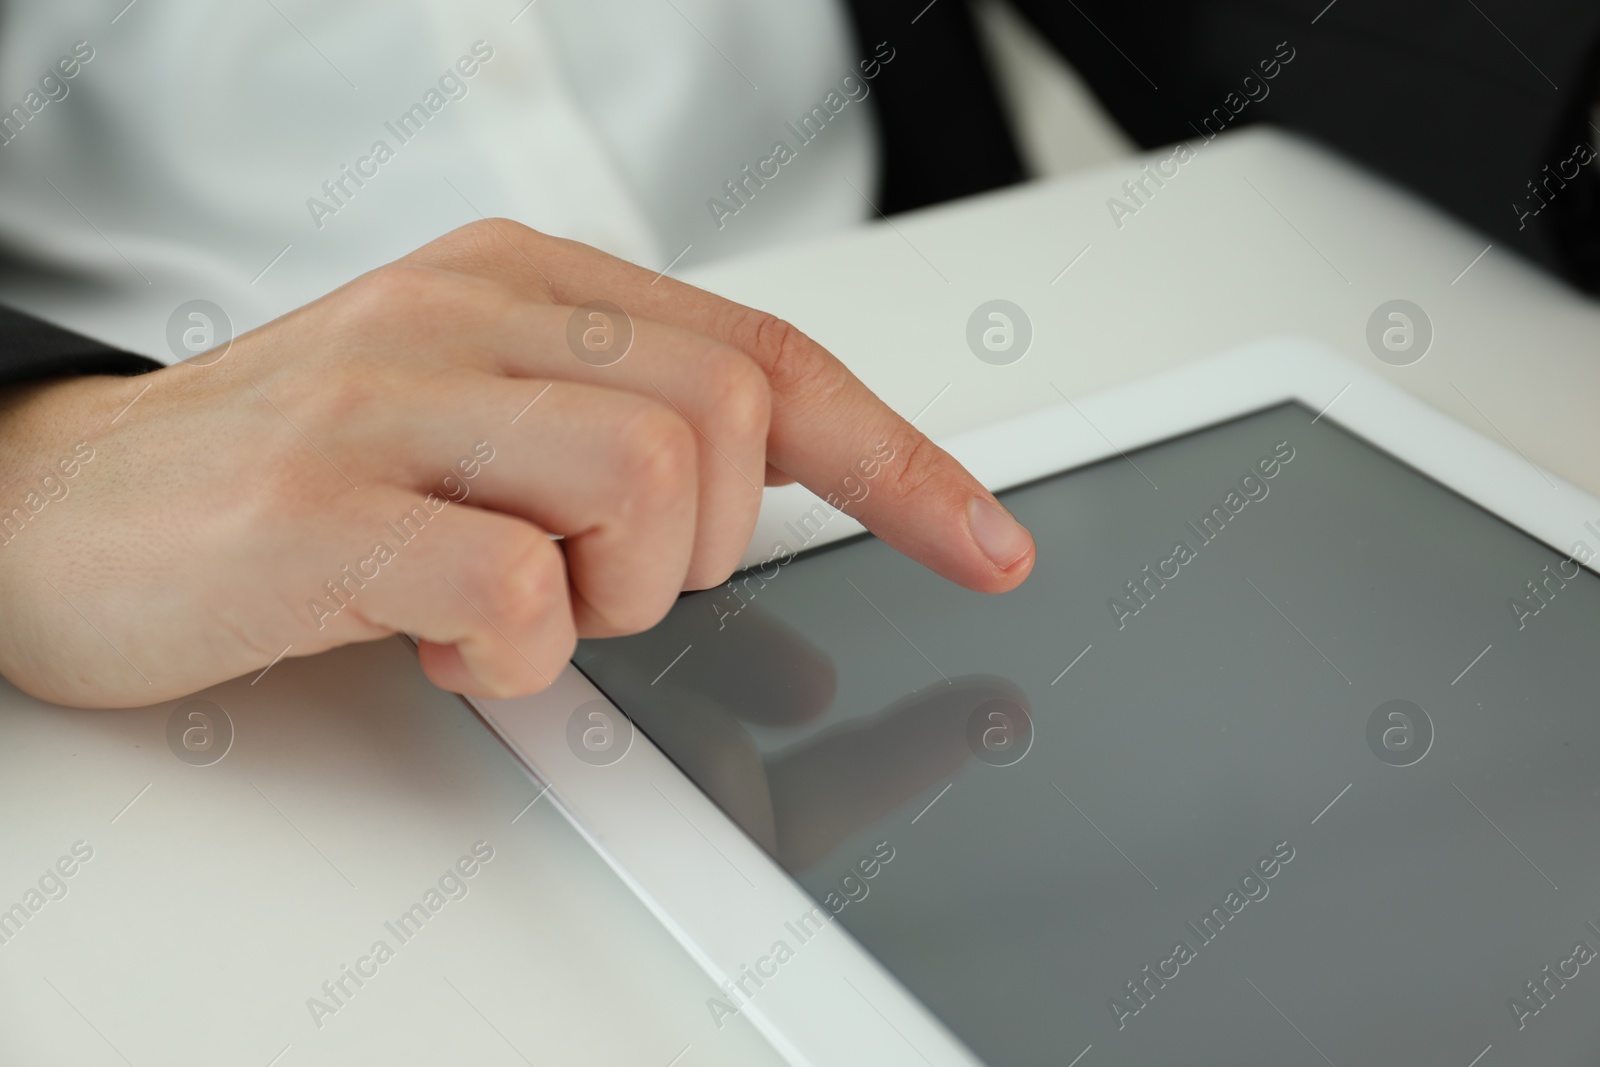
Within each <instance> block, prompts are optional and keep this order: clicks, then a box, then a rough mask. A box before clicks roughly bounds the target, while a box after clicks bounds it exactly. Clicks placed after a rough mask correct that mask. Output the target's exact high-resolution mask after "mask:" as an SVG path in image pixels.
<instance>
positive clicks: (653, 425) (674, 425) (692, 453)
mask: <svg viewBox="0 0 1600 1067" xmlns="http://www.w3.org/2000/svg"><path fill="white" fill-rule="evenodd" d="M618 447H619V448H620V450H621V455H622V459H621V462H622V467H623V469H622V478H623V483H624V484H623V491H624V497H625V498H626V499H648V500H663V499H671V498H673V497H679V496H684V495H686V494H688V493H689V492H690V491H691V490H692V489H693V487H694V485H695V475H696V468H697V466H698V463H699V459H698V454H697V451H698V450H697V447H696V442H695V434H694V430H693V429H691V428H690V427H689V424H688V423H686V422H684V421H683V419H681V418H679V417H678V415H677V413H676V412H674V411H672V410H671V409H670V408H666V407H662V406H661V405H659V404H655V403H649V402H646V403H644V404H641V405H640V406H639V410H638V411H637V412H635V413H634V414H633V415H632V416H631V417H630V418H629V419H628V420H627V421H626V422H625V423H624V424H623V426H622V428H621V431H620V434H619V441H618Z"/></svg>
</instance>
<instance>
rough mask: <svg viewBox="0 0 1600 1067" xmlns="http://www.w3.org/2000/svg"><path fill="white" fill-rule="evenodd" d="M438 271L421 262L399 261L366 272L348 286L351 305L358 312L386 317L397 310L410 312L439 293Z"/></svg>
mask: <svg viewBox="0 0 1600 1067" xmlns="http://www.w3.org/2000/svg"><path fill="white" fill-rule="evenodd" d="M439 282H440V276H439V271H437V270H435V269H434V268H432V267H429V266H425V265H423V264H420V263H414V262H409V261H407V260H399V261H397V262H394V263H389V264H386V265H384V266H382V267H379V268H378V269H377V270H373V271H368V272H367V273H366V274H363V275H362V276H361V277H359V278H357V279H356V280H355V281H353V282H351V283H350V286H349V289H350V294H351V296H352V298H353V300H352V302H351V306H352V307H353V308H355V309H356V310H357V311H358V312H363V311H364V312H370V313H375V314H378V315H383V316H389V315H392V314H393V313H394V310H395V309H396V308H401V309H410V308H412V307H413V306H414V305H415V304H416V303H417V302H418V301H426V300H428V299H429V298H430V297H432V296H433V294H435V293H436V292H437V291H438V287H439Z"/></svg>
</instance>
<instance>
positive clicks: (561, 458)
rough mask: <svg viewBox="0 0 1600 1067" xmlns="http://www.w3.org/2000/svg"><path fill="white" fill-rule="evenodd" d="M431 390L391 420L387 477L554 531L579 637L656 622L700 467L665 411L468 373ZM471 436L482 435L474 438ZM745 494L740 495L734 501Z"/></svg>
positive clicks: (552, 385) (689, 537) (677, 573)
mask: <svg viewBox="0 0 1600 1067" xmlns="http://www.w3.org/2000/svg"><path fill="white" fill-rule="evenodd" d="M431 384H432V386H433V388H431V389H430V391H429V393H428V395H427V397H425V398H424V397H416V398H412V399H411V400H410V401H408V402H409V403H410V404H412V405H414V406H415V407H416V409H417V410H416V411H415V412H414V413H412V414H411V415H410V417H403V418H402V419H401V420H400V421H401V422H402V424H404V425H406V426H407V427H408V433H407V435H406V438H405V440H404V441H403V442H401V443H400V444H398V445H397V446H396V447H395V449H394V452H395V454H396V455H395V459H396V461H397V462H398V463H401V464H402V465H403V469H402V470H400V471H396V472H394V473H395V474H396V475H397V476H399V477H401V478H405V479H407V480H408V484H409V485H410V486H411V487H412V488H414V489H416V490H417V491H419V492H432V493H434V494H436V497H437V498H443V499H445V500H448V501H451V502H452V503H451V504H450V505H449V506H451V507H455V506H458V505H460V504H462V503H466V504H468V505H470V506H472V507H477V508H486V509H490V510H492V511H497V512H503V513H506V514H509V515H515V516H518V517H520V518H523V519H527V520H528V521H530V522H532V523H533V524H534V525H536V526H537V527H539V528H540V529H541V530H545V531H549V532H551V533H555V534H560V535H562V538H563V540H562V542H561V550H562V551H563V552H564V553H565V555H566V563H567V574H568V581H569V584H570V591H571V603H572V609H573V614H574V620H575V623H576V626H577V632H578V634H579V635H580V636H583V637H610V636H614V635H616V634H624V633H634V632H637V631H639V630H643V629H645V628H646V627H649V626H653V625H654V624H655V623H656V622H658V621H660V619H661V617H662V616H663V615H665V614H666V613H667V610H668V609H669V608H671V607H672V604H673V602H674V601H675V600H676V598H677V596H678V593H679V592H680V591H681V590H682V589H683V585H684V579H685V574H686V573H687V570H688V567H689V561H690V558H691V556H692V555H693V554H694V552H696V551H697V549H696V540H697V538H696V522H697V517H696V516H697V510H698V508H699V507H700V505H699V503H698V501H699V498H700V497H701V495H702V494H701V493H700V492H699V490H698V485H699V482H700V478H701V475H700V468H701V467H703V466H704V465H705V463H706V461H705V460H704V459H703V457H702V455H701V453H700V452H699V450H698V446H697V443H696V436H695V433H694V431H693V429H691V428H690V426H689V425H688V424H687V423H686V422H685V421H684V420H683V419H682V418H681V417H680V416H679V415H678V414H677V412H675V411H674V410H673V409H672V408H670V407H668V406H667V405H665V404H662V403H658V402H656V401H653V400H651V399H649V398H647V397H644V396H640V395H636V394H634V393H631V392H626V391H622V390H617V389H605V388H600V387H598V386H592V385H582V384H578V383H575V382H565V381H555V382H548V381H541V380H523V379H519V380H517V381H514V382H509V383H508V382H507V381H505V380H504V379H500V378H494V377H491V376H489V375H484V374H479V373H478V372H475V371H468V372H463V373H461V374H457V375H455V376H453V377H451V378H449V379H446V380H440V381H436V382H433V383H431ZM523 397H526V398H527V399H526V400H523V399H522V398H523ZM519 400H520V401H521V403H518V401H519ZM535 400H536V403H535V404H534V406H533V407H531V408H527V410H526V413H525V414H523V415H522V416H521V417H520V418H519V419H518V420H517V422H516V423H515V424H512V423H511V422H510V421H509V420H506V419H501V418H496V419H495V420H494V421H493V423H491V424H490V425H489V427H488V428H486V426H485V421H486V420H484V419H483V418H482V417H481V415H480V414H478V413H481V412H483V411H485V410H495V409H496V408H502V409H514V408H521V407H524V406H525V405H527V404H528V403H529V402H530V401H535ZM441 412H442V414H441ZM462 412H470V413H472V414H471V415H470V416H467V415H461V414H458V413H462ZM402 414H404V413H402ZM475 434H483V435H484V436H483V437H482V438H481V439H478V440H476V441H474V440H473V435H475ZM468 442H472V443H471V444H470V445H469V444H468ZM713 462H716V463H720V462H721V461H720V460H717V461H713ZM754 495H755V490H754V489H751V488H749V487H747V488H746V496H750V497H753V496H754Z"/></svg>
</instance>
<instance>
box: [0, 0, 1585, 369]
mask: <svg viewBox="0 0 1600 1067" xmlns="http://www.w3.org/2000/svg"><path fill="white" fill-rule="evenodd" d="M969 2H970V0H850V5H851V13H852V17H853V19H854V23H855V28H856V32H857V38H858V41H859V42H860V47H861V51H862V55H864V56H865V55H871V54H872V52H873V50H874V49H875V48H876V47H877V45H878V43H879V42H880V41H886V42H888V43H889V44H890V45H891V46H892V47H893V48H894V49H895V60H894V63H893V65H892V66H887V67H885V68H884V69H883V72H882V74H881V75H880V76H879V77H878V78H877V79H876V80H875V81H874V84H873V94H872V99H874V100H876V101H877V104H876V106H877V107H878V109H879V116H880V119H881V121H880V127H881V129H882V136H883V149H884V153H883V155H884V173H883V178H882V181H883V188H882V189H881V190H880V194H879V196H880V199H878V203H879V204H881V205H883V207H884V210H885V211H887V212H889V213H893V212H896V211H904V210H908V209H910V208H915V207H922V206H924V205H926V204H932V203H937V202H939V201H942V200H949V199H953V198H955V197H959V196H967V195H970V194H972V193H977V192H981V191H983V190H986V189H993V188H996V187H998V186H1002V185H1006V184H1009V183H1011V182H1015V181H1019V180H1021V179H1022V177H1023V168H1022V163H1021V160H1020V158H1019V156H1018V154H1017V148H1016V143H1015V141H1014V139H1013V136H1012V133H1011V131H1010V129H1009V128H1008V127H1007V125H1006V119H1005V114H1004V111H1003V109H1002V107H1001V104H1000V99H999V96H998V93H997V91H996V89H995V85H994V81H993V79H992V77H991V76H990V72H989V71H988V69H987V66H986V63H985V59H984V56H983V53H982V52H981V50H980V48H979V45H978V42H977V38H976V34H975V28H974V25H973V17H972V12H971V10H970V8H969ZM1011 2H1012V3H1013V4H1014V5H1015V6H1016V7H1017V8H1018V9H1019V10H1020V11H1021V12H1022V13H1023V15H1024V16H1026V17H1027V18H1028V19H1029V20H1031V21H1032V23H1033V24H1034V25H1035V26H1036V27H1037V28H1038V29H1039V31H1040V32H1041V33H1042V34H1043V35H1044V36H1045V37H1046V38H1047V39H1048V40H1050V41H1051V42H1052V43H1053V44H1054V45H1055V47H1056V48H1057V49H1059V50H1060V52H1061V54H1062V55H1063V56H1064V57H1065V58H1066V59H1067V61H1068V62H1070V63H1071V64H1072V65H1073V67H1075V68H1076V69H1077V70H1078V72H1079V73H1080V74H1082V76H1083V77H1084V78H1085V79H1086V80H1087V81H1088V83H1089V85H1090V87H1091V88H1092V89H1093V90H1094V92H1095V93H1096V95H1098V97H1099V98H1100V100H1101V102H1102V103H1103V104H1104V105H1105V106H1106V108H1107V110H1108V111H1110V113H1111V114H1112V116H1113V117H1114V118H1115V119H1116V120H1117V121H1118V122H1120V123H1121V124H1122V125H1123V126H1124V127H1125V128H1126V129H1127V130H1128V132H1129V134H1130V135H1132V136H1133V138H1134V139H1135V140H1137V141H1139V142H1140V143H1141V144H1143V145H1145V146H1147V147H1154V146H1156V145H1162V144H1170V143H1172V142H1175V141H1182V140H1194V139H1197V138H1200V137H1204V136H1207V135H1208V134H1214V133H1215V132H1217V131H1219V130H1221V129H1224V128H1233V127H1235V126H1242V125H1245V124H1248V123H1252V122H1272V123H1276V124H1278V125H1280V126H1284V127H1287V128H1289V129H1292V130H1295V131H1297V132H1299V133H1302V134H1305V135H1308V136H1311V137H1314V138H1316V139H1318V140H1320V141H1322V142H1323V143H1325V144H1327V145H1329V146H1331V147H1332V148H1334V149H1336V150H1338V151H1340V152H1342V153H1344V154H1345V155H1347V156H1349V157H1350V158H1352V159H1354V160H1356V161H1357V162H1360V163H1362V164H1365V165H1366V166H1368V167H1370V168H1371V169H1373V170H1375V171H1377V172H1379V173H1381V174H1385V175H1387V176H1389V177H1390V178H1392V179H1394V180H1396V181H1398V182H1400V183H1402V184H1404V185H1407V186H1409V187H1411V188H1412V189H1414V190H1416V191H1417V192H1419V193H1421V194H1422V195H1424V196H1426V197H1428V198H1430V199H1432V200H1433V201H1435V202H1436V203H1438V204H1440V205H1441V206H1443V207H1444V208H1446V209H1447V210H1449V211H1451V212H1453V213H1455V214H1456V215H1457V216H1459V217H1460V218H1462V219H1464V220H1465V221H1467V222H1469V223H1471V224H1472V225H1474V226H1476V227H1477V228H1479V229H1480V230H1482V231H1484V232H1485V233H1486V234H1487V235H1488V236H1489V238H1490V239H1491V240H1493V241H1494V242H1495V243H1496V244H1497V245H1500V246H1503V247H1507V248H1513V249H1516V250H1518V251H1520V252H1521V253H1522V254H1523V255H1525V256H1527V257H1528V258H1530V259H1532V260H1534V261H1535V262H1537V263H1540V264H1543V265H1544V266H1545V267H1547V268H1548V269H1550V270H1551V271H1553V272H1555V273H1556V274H1557V275H1559V276H1560V277H1563V278H1565V279H1567V280H1568V281H1569V282H1571V283H1573V284H1575V285H1577V286H1580V287H1582V288H1585V289H1587V290H1589V291H1591V292H1600V176H1597V175H1600V170H1597V167H1596V165H1595V164H1594V163H1592V162H1585V161H1584V160H1585V156H1586V155H1592V154H1593V153H1594V152H1595V151H1596V150H1595V148H1593V147H1591V146H1593V145H1597V144H1600V129H1597V128H1595V127H1594V126H1593V125H1592V124H1591V122H1590V117H1591V112H1590V109H1591V107H1592V106H1593V105H1594V103H1595V101H1596V99H1597V98H1600V3H1597V2H1595V0H1383V2H1381V3H1373V2H1372V0H1332V2H1331V3H1330V2H1329V0H1138V2H1129V0H1011ZM1286 54H1292V56H1293V58H1292V60H1291V61H1290V62H1289V63H1288V64H1287V65H1284V64H1282V63H1281V62H1280V57H1282V56H1284V55H1286ZM1273 64H1277V65H1276V66H1274V65H1273ZM1269 72H1271V73H1270V77H1269V76H1268V75H1269ZM157 366H159V364H157V363H156V362H154V361H153V360H148V359H144V358H142V357H138V356H133V355H129V354H127V353H123V352H118V351H116V350H115V349H111V348H108V347H106V346H104V345H100V344H98V343H96V342H94V341H91V340H89V339H88V338H85V337H81V336H79V335H77V334H74V333H70V332H67V331H64V330H59V329H57V328H55V327H52V326H49V325H46V324H45V323H42V322H40V321H38V320H37V319H33V318H30V317H28V316H25V315H19V314H17V313H15V312H9V311H5V310H4V309H0V384H5V383H8V382H16V381H19V380H24V379H27V378H34V377H41V376H49V375H59V374H84V373H102V374H106V373H109V374H135V373H139V372H141V371H145V370H150V369H153V368H155V367H157Z"/></svg>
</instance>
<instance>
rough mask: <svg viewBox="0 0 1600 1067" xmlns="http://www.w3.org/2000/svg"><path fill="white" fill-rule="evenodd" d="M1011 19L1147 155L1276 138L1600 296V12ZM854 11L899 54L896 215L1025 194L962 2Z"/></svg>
mask: <svg viewBox="0 0 1600 1067" xmlns="http://www.w3.org/2000/svg"><path fill="white" fill-rule="evenodd" d="M1010 2H1011V3H1012V4H1013V6H1014V7H1016V8H1017V9H1018V10H1019V11H1021V13H1022V14H1023V15H1024V16H1025V17H1026V18H1027V19H1029V20H1030V21H1031V22H1032V23H1033V25H1034V26H1035V27H1037V28H1038V29H1039V31H1040V32H1041V33H1042V34H1043V35H1044V36H1045V37H1046V38H1048V39H1049V40H1050V41H1051V42H1052V43H1053V44H1054V45H1055V47H1056V48H1057V49H1058V50H1059V51H1060V52H1061V54H1062V55H1063V56H1064V57H1065V58H1066V59H1067V61H1068V62H1070V63H1071V64H1072V66H1073V67H1074V68H1075V69H1076V70H1077V71H1078V72H1079V73H1080V74H1081V75H1082V76H1083V77H1084V79H1085V80H1086V81H1087V82H1088V84H1089V86H1090V87H1091V88H1092V89H1093V91H1094V92H1095V94H1096V95H1097V96H1098V97H1099V98H1100V101H1101V103H1103V104H1104V105H1105V107H1106V109H1107V110H1108V111H1109V112H1110V113H1111V115H1112V116H1113V117H1114V118H1115V119H1116V120H1117V121H1118V122H1119V123H1121V124H1122V126H1123V127H1124V128H1125V129H1126V130H1127V131H1128V132H1129V134H1130V135H1131V136H1132V137H1133V138H1134V139H1135V140H1137V141H1138V142H1139V143H1141V144H1143V145H1144V146H1146V147H1155V146H1157V145H1164V144H1171V143H1173V142H1176V141H1184V140H1188V141H1195V140H1198V139H1199V138H1201V137H1203V136H1206V135H1208V134H1211V135H1214V133H1215V132H1216V131H1218V130H1220V129H1223V128H1230V129H1231V128H1233V127H1235V126H1242V125H1245V124H1248V123H1252V122H1271V123H1275V124H1277V125H1279V126H1283V127H1286V128H1288V129H1291V130H1294V131H1296V132H1298V133H1301V134H1304V135H1307V136H1310V137H1312V138H1315V139H1317V140H1319V141H1321V142H1323V143H1324V144H1326V145H1329V146H1330V147H1332V148H1334V149H1336V150H1338V151H1339V152H1342V153H1343V154H1344V155H1346V156H1348V157H1350V158H1351V159H1353V160H1355V161H1357V162H1359V163H1362V164H1364V165H1366V166H1367V167H1369V168H1370V169H1372V170H1375V171H1377V172H1379V173H1381V174H1384V175H1386V176H1388V177H1389V178H1391V179H1394V180H1395V181H1398V182H1400V183H1401V184H1403V185H1407V186H1409V187H1411V188H1412V189H1414V190H1416V191H1417V192H1419V193H1421V194H1422V195H1423V196H1425V197H1427V198H1429V199H1431V200H1433V201H1435V202H1436V203H1438V204H1439V205H1441V206H1442V207H1444V208H1445V209H1447V210H1449V211H1451V212H1453V213H1454V214H1456V215H1457V216H1459V217H1460V218H1462V219H1463V220H1465V221H1467V222H1469V223H1471V224H1472V225H1474V226H1476V227H1477V228H1478V229H1480V230H1482V231H1484V233H1486V234H1487V235H1488V237H1489V238H1490V239H1491V240H1492V241H1494V243H1495V244H1496V245H1497V246H1503V247H1508V248H1514V249H1516V250H1517V251H1519V252H1521V253H1522V254H1523V255H1524V256H1526V257H1528V258H1530V259H1532V260H1534V261H1535V262H1538V263H1540V264H1543V265H1544V266H1545V267H1547V268H1549V269H1550V270H1552V271H1554V272H1555V273H1557V274H1558V275H1560V276H1561V277H1563V278H1565V279H1567V280H1568V281H1570V282H1572V283H1574V284H1576V285H1578V286H1581V287H1582V288H1585V289H1588V290H1590V291H1592V292H1600V177H1597V175H1600V170H1597V168H1596V165H1595V164H1594V163H1593V162H1589V163H1587V164H1585V163H1584V162H1583V161H1584V160H1585V159H1586V158H1587V157H1589V156H1592V155H1594V154H1595V153H1596V151H1597V148H1596V146H1600V128H1596V127H1595V126H1593V125H1591V117H1592V116H1591V108H1593V106H1594V104H1595V102H1596V101H1597V100H1600V3H1596V2H1595V0H1382V2H1379V3H1374V2H1372V0H1332V2H1331V3H1330V0H1136V2H1129V0H1010ZM851 6H852V11H853V15H854V18H855V23H856V30H857V34H858V37H859V40H860V42H861V45H862V47H863V48H864V49H866V50H867V54H870V50H871V48H872V47H874V46H876V44H877V43H878V42H879V41H888V42H889V43H890V44H891V45H892V46H893V47H894V48H895V49H896V56H895V60H894V63H893V64H892V65H891V66H887V67H885V68H884V69H883V72H882V74H881V75H880V76H879V77H878V78H877V80H876V81H875V82H874V83H873V96H874V97H875V98H877V100H878V105H879V109H880V114H881V116H882V118H883V122H882V125H883V128H884V141H885V148H886V149H887V151H886V153H885V156H886V160H885V167H886V171H885V175H884V178H885V188H884V190H883V195H884V198H885V200H884V202H885V210H886V211H891V212H892V211H896V210H905V209H907V208H911V207H919V206H922V205H924V204H930V203H934V202H936V201H940V200H946V199H949V198H951V197H955V196H962V195H966V194H969V193H974V192H978V191H980V190H983V189H990V188H993V187H995V186H998V185H1004V184H1006V183H1008V182H1014V181H1016V180H1018V179H1019V178H1020V177H1021V176H1022V165H1021V163H1020V161H1019V159H1018V156H1017V151H1016V148H1015V146H1014V142H1013V140H1012V137H1011V133H1010V131H1009V130H1008V129H1007V128H1006V123H1005V118H1004V115H1003V113H1002V111H1001V108H1000V103H999V99H998V97H997V95H996V92H995V89H994V87H993V84H992V82H991V80H990V79H989V78H988V76H987V74H986V72H985V70H984V56H983V54H982V53H981V51H980V50H979V47H978V45H977V42H976V40H975V36H974V27H973V22H972V14H971V12H970V10H969V8H968V2H967V0H934V2H933V3H931V4H930V3H929V0H851ZM1288 53H1292V55H1293V59H1292V62H1290V63H1288V64H1287V65H1284V64H1278V63H1277V62H1276V57H1278V56H1280V55H1282V54H1288ZM1273 64H1276V66H1274V65H1273ZM1268 71H1271V72H1272V75H1273V76H1272V77H1270V78H1267V77H1265V75H1266V73H1267V72H1268ZM1246 79H1249V81H1247V80H1246ZM1252 96H1255V97H1258V98H1259V99H1251V97H1252Z"/></svg>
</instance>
